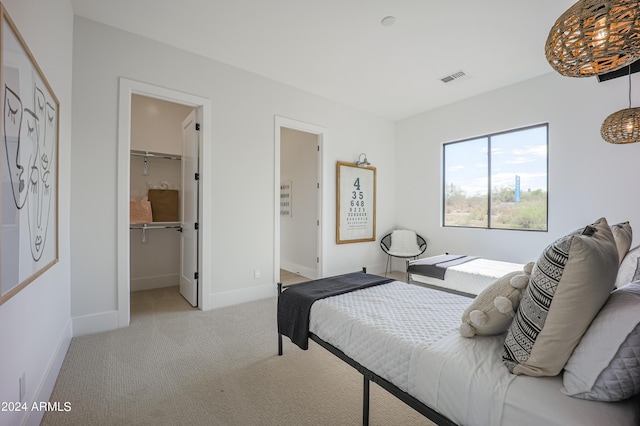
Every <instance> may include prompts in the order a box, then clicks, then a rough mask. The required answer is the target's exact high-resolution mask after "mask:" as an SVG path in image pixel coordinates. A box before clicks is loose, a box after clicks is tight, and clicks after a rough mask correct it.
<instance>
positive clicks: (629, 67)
mask: <svg viewBox="0 0 640 426" xmlns="http://www.w3.org/2000/svg"><path fill="white" fill-rule="evenodd" d="M629 109H631V64H629Z"/></svg>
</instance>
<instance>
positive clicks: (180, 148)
mask: <svg viewBox="0 0 640 426" xmlns="http://www.w3.org/2000/svg"><path fill="white" fill-rule="evenodd" d="M193 114H194V109H193V108H192V107H189V106H185V105H181V104H176V103H172V102H167V101H164V100H160V99H156V98H150V97H145V96H142V95H132V97H131V163H130V213H131V215H130V217H131V220H130V240H129V244H130V290H131V292H137V291H143V290H151V289H159V288H166V287H178V286H180V285H181V273H182V272H181V271H182V270H183V268H181V265H182V262H184V258H185V252H186V253H187V255H189V256H192V257H196V258H197V248H195V247H194V248H193V250H191V249H190V248H189V247H185V241H184V235H183V228H184V219H185V218H183V217H182V216H183V215H184V214H185V213H184V211H185V206H184V202H185V200H184V199H183V197H184V196H185V192H186V193H187V199H189V198H190V196H189V194H196V196H197V181H196V180H195V179H194V175H193V174H192V173H189V175H187V176H186V178H185V176H184V175H185V167H189V164H191V165H193V163H194V158H193V155H189V157H191V158H189V159H186V160H187V161H185V158H184V156H185V150H184V147H185V142H184V141H185V129H184V128H183V127H184V126H185V122H187V121H188V120H187V118H188V117H191V116H192V115H193ZM194 124H195V123H194ZM197 155H198V151H197V145H196V151H195V164H196V165H197V162H198V161H197ZM196 171H197V170H196ZM185 180H186V181H185ZM194 186H196V188H195V189H192V188H191V187H194ZM185 187H186V188H187V189H185ZM196 206H197V200H196ZM187 211H189V208H188V207H187ZM196 212H197V208H196ZM192 222H193V221H192ZM196 222H197V220H196ZM187 244H189V242H187ZM196 244H197V242H196ZM192 252H195V253H196V255H195V256H194V253H192ZM196 277H197V276H196ZM196 277H194V278H196ZM176 294H177V291H176ZM185 298H186V299H187V300H188V301H189V302H190V303H191V304H192V305H196V304H197V303H194V301H191V300H189V297H187V296H185Z"/></svg>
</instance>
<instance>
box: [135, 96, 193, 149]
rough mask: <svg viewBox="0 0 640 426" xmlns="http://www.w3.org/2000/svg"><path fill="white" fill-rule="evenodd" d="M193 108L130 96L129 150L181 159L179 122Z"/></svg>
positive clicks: (180, 123)
mask: <svg viewBox="0 0 640 426" xmlns="http://www.w3.org/2000/svg"><path fill="white" fill-rule="evenodd" d="M192 110H193V108H191V107H189V106H186V105H180V104H176V103H173V102H167V101H163V100H161V99H155V98H149V97H147V96H140V95H132V96H131V149H132V150H137V151H149V152H157V153H163V154H170V155H178V156H181V155H182V121H183V120H184V119H185V118H186V117H187V115H189V113H190V112H191V111H192Z"/></svg>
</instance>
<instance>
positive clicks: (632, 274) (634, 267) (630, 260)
mask: <svg viewBox="0 0 640 426" xmlns="http://www.w3.org/2000/svg"><path fill="white" fill-rule="evenodd" d="M639 260H640V246H637V247H634V248H632V249H631V250H629V252H628V253H627V255H626V256H625V257H624V259H622V263H621V264H620V268H619V269H618V277H617V278H616V287H617V288H620V287H622V286H623V285H627V284H629V283H630V282H631V281H636V280H639V279H640V262H639Z"/></svg>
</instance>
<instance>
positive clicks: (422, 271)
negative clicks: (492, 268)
mask: <svg viewBox="0 0 640 426" xmlns="http://www.w3.org/2000/svg"><path fill="white" fill-rule="evenodd" d="M477 258H478V256H464V255H459V254H442V255H440V256H432V257H426V258H424V259H418V260H412V261H411V262H409V267H408V268H407V273H410V274H416V275H424V276H425V277H433V278H438V279H440V280H444V274H445V272H447V268H448V267H450V266H455V265H460V264H462V263H465V262H468V261H470V260H474V259H477Z"/></svg>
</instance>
